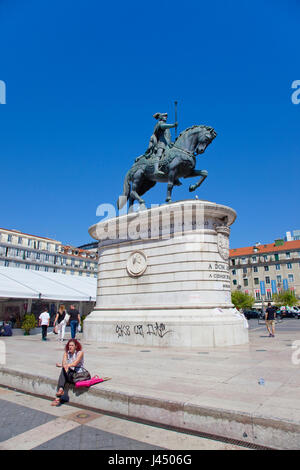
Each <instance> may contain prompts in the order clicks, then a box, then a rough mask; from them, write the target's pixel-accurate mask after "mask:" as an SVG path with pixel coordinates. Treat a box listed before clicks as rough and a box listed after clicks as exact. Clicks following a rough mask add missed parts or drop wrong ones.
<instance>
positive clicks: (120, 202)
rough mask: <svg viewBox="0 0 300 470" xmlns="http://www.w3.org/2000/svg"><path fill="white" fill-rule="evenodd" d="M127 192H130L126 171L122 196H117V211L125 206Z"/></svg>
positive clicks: (128, 174) (128, 175) (128, 177)
mask: <svg viewBox="0 0 300 470" xmlns="http://www.w3.org/2000/svg"><path fill="white" fill-rule="evenodd" d="M129 192H130V171H128V172H127V174H126V176H125V181H124V185H123V194H122V196H119V198H118V200H117V208H118V209H119V210H120V209H122V207H123V206H125V204H126V202H127V200H128V196H129Z"/></svg>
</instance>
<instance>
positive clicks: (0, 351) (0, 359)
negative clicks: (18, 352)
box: [0, 340, 6, 366]
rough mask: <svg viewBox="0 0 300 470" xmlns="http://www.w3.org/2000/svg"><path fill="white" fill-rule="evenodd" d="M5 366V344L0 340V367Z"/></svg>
mask: <svg viewBox="0 0 300 470" xmlns="http://www.w3.org/2000/svg"><path fill="white" fill-rule="evenodd" d="M5 364H6V344H5V342H4V341H3V340H0V365H2V366H3V365H5Z"/></svg>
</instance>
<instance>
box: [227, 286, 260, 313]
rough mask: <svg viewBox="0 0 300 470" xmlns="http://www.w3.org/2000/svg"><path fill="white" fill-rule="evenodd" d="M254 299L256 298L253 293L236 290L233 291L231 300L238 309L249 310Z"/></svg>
mask: <svg viewBox="0 0 300 470" xmlns="http://www.w3.org/2000/svg"><path fill="white" fill-rule="evenodd" d="M254 301H255V299H254V297H252V295H249V294H245V293H244V292H240V291H238V290H235V291H233V292H232V293H231V302H232V303H233V305H234V306H235V308H237V309H238V310H239V309H240V308H242V309H243V310H249V309H250V308H252V305H253V304H254Z"/></svg>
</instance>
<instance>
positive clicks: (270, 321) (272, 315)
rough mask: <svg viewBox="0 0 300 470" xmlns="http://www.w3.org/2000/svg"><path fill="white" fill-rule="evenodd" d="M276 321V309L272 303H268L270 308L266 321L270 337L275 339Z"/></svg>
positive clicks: (267, 310) (267, 311) (268, 308)
mask: <svg viewBox="0 0 300 470" xmlns="http://www.w3.org/2000/svg"><path fill="white" fill-rule="evenodd" d="M275 319H276V308H275V307H272V305H271V302H269V303H268V307H267V309H266V313H265V320H266V326H267V330H268V332H269V337H270V338H271V337H272V338H275Z"/></svg>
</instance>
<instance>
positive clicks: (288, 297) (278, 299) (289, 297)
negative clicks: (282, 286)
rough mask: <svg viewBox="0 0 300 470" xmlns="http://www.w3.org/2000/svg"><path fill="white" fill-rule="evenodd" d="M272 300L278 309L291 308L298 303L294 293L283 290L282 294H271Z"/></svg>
mask: <svg viewBox="0 0 300 470" xmlns="http://www.w3.org/2000/svg"><path fill="white" fill-rule="evenodd" d="M272 300H273V302H275V304H276V305H278V306H279V307H281V306H283V305H284V306H289V307H292V306H293V305H297V303H298V299H297V297H296V296H295V294H294V292H292V291H290V290H285V291H284V292H280V293H279V294H273V297H272Z"/></svg>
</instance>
